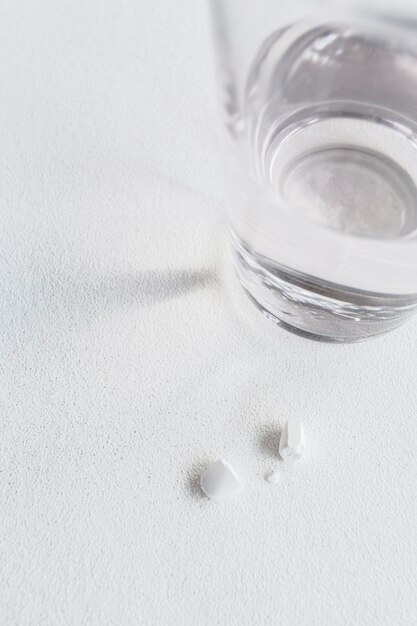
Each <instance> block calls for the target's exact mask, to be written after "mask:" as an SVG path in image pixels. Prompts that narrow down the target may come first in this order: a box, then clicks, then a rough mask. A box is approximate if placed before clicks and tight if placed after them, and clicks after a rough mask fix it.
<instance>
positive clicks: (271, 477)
mask: <svg viewBox="0 0 417 626" xmlns="http://www.w3.org/2000/svg"><path fill="white" fill-rule="evenodd" d="M280 478H281V474H280V471H279V470H277V469H274V470H272V472H269V474H267V475H266V476H265V479H266V480H267V481H268V482H269V483H271V485H278V483H279V481H280Z"/></svg>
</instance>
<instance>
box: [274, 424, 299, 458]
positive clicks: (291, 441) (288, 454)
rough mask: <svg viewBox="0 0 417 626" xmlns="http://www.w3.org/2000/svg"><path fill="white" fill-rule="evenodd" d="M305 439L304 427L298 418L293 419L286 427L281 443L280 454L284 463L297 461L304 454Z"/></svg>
mask: <svg viewBox="0 0 417 626" xmlns="http://www.w3.org/2000/svg"><path fill="white" fill-rule="evenodd" d="M304 448H305V439H304V429H303V425H302V423H301V422H300V420H299V419H297V418H296V417H291V418H290V419H289V420H288V422H287V423H286V424H285V426H284V430H283V431H282V433H281V439H280V441H279V453H280V455H281V458H282V460H283V461H297V460H298V459H301V457H302V456H303V453H304Z"/></svg>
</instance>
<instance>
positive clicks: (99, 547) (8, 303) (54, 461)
mask: <svg viewBox="0 0 417 626" xmlns="http://www.w3.org/2000/svg"><path fill="white" fill-rule="evenodd" d="M206 34H207V33H206V23H205V14H204V11H203V10H202V8H201V5H200V3H197V2H186V1H185V0H176V2H175V3H173V2H169V1H168V0H158V2H135V1H134V0H130V1H127V0H125V1H123V0H119V1H118V2H110V0H102V1H99V0H94V1H93V0H90V1H89V2H81V0H79V1H76V0H68V1H66V2H64V1H62V0H61V1H55V0H54V1H53V0H39V1H35V0H33V1H30V2H28V1H27V0H13V2H12V1H10V2H7V1H5V0H3V1H2V2H1V4H0V55H1V60H2V62H1V64H0V95H1V107H0V137H1V144H0V145H1V150H0V199H1V209H0V223H1V227H0V239H1V242H0V258H1V262H0V282H1V292H2V297H1V301H0V306H1V334H0V349H1V386H0V398H1V424H2V427H1V432H0V448H1V449H0V496H1V498H0V511H1V522H0V528H1V533H0V537H1V563H0V583H1V586H0V623H1V624H2V625H5V626H17V625H19V626H29V625H31V626H32V625H36V626H37V625H39V624H42V626H50V625H65V626H68V625H71V626H72V625H74V626H83V625H89V624H92V625H94V626H96V625H97V626H106V625H112V626H113V625H117V626H124V625H130V624H131V625H135V626H137V625H138V624H141V625H147V624H149V625H154V624H163V625H165V624H166V625H169V626H171V625H172V624H178V625H181V626H183V625H188V624H189V625H190V626H196V625H206V624H207V625H217V624H218V625H221V626H225V625H227V626H245V625H248V626H252V625H253V624H256V625H257V626H258V625H261V624H274V625H277V624H279V625H281V624H282V625H285V626H289V625H290V626H293V625H294V626H339V625H340V626H342V625H343V626H344V625H351V624H352V625H355V626H356V625H358V624H366V626H384V625H390V626H393V625H401V626H409V625H410V624H412V623H414V622H415V618H416V612H417V594H416V593H415V589H416V576H417V550H416V546H417V542H416V539H417V532H416V521H417V520H416V517H417V515H416V511H417V506H416V505H417V488H416V477H417V471H416V470H417V461H416V441H417V386H416V365H417V362H416V360H417V356H416V354H417V353H416V348H417V323H416V322H412V323H410V324H409V325H408V326H406V327H404V328H402V329H401V330H399V331H397V332H395V333H394V334H391V335H389V336H387V337H385V338H382V339H380V340H377V341H374V342H373V343H367V344H362V345H357V346H345V347H335V346H328V345H321V344H316V343H309V342H306V341H304V340H302V339H299V338H296V337H294V336H291V335H289V334H286V333H284V332H282V331H279V330H275V329H274V328H272V327H271V326H270V325H266V326H265V325H263V324H262V325H261V324H258V326H257V328H256V329H255V330H254V329H253V328H252V327H251V325H250V324H251V323H252V322H251V323H249V321H247V318H246V317H242V316H239V315H237V312H236V307H235V305H234V304H233V301H232V299H231V298H230V296H229V295H228V294H229V293H230V292H229V290H228V288H226V286H225V273H224V271H223V269H222V268H223V262H222V259H223V256H224V252H223V249H224V239H223V232H224V220H223V212H222V209H221V205H220V200H221V196H222V182H221V179H222V163H221V156H220V155H221V149H220V139H219V133H218V125H217V119H216V116H215V113H214V96H213V82H212V74H211V64H210V54H209V46H208V38H207V36H206ZM292 412H294V413H296V414H297V415H299V416H302V419H303V422H304V425H305V427H306V431H307V432H308V437H309V454H308V455H307V457H306V459H305V460H303V461H302V462H301V463H300V464H298V465H297V467H296V468H295V467H294V468H293V471H286V472H283V474H282V477H281V481H280V484H279V486H278V487H277V488H276V489H274V490H272V489H270V488H269V486H268V484H267V483H266V482H265V480H264V479H263V476H264V473H265V471H267V470H268V469H269V468H270V467H271V465H272V464H273V463H274V460H276V458H277V456H276V455H277V438H276V432H275V430H276V429H277V428H279V427H281V426H282V425H283V424H284V423H285V421H286V419H287V418H288V416H289V415H290V414H292ZM274 433H275V439H274ZM220 456H224V457H225V458H228V459H230V461H231V462H232V463H233V465H234V466H235V467H236V469H237V471H238V472H239V474H241V473H242V469H243V468H244V469H245V472H243V475H242V478H244V479H245V490H244V491H243V492H242V493H241V494H240V495H238V496H237V497H235V498H232V499H230V500H228V501H227V502H224V503H221V504H220V503H215V502H210V501H209V500H207V499H205V498H202V497H201V496H200V493H199V491H198V489H197V487H196V480H195V479H196V475H197V474H198V471H199V470H201V468H202V467H203V466H204V464H205V462H206V461H208V460H215V459H216V458H219V457H220Z"/></svg>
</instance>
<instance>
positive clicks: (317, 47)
mask: <svg viewBox="0 0 417 626" xmlns="http://www.w3.org/2000/svg"><path fill="white" fill-rule="evenodd" d="M403 1H404V0H403ZM372 4H373V6H376V5H375V2H374V3H372V2H371V4H370V5H369V6H368V5H367V7H368V8H367V9H366V10H363V9H362V10H359V9H354V10H353V9H352V8H349V9H346V8H344V9H343V10H342V8H341V5H342V3H338V4H337V5H335V3H334V2H333V3H331V4H327V5H326V4H323V3H321V2H318V1H316V2H314V1H313V0H311V1H310V2H303V1H302V0H291V1H290V2H289V1H288V0H211V9H212V11H211V12H212V16H213V23H214V32H215V42H216V50H217V58H218V77H219V83H220V93H221V99H222V104H223V107H222V108H223V118H224V124H225V127H226V133H225V135H226V139H227V142H226V145H227V150H226V153H227V160H226V167H227V173H226V187H227V189H226V205H227V212H228V221H229V226H230V235H231V244H232V252H233V257H234V264H235V268H236V271H237V275H238V277H239V280H240V282H241V284H242V286H243V287H244V289H245V290H246V291H247V293H248V295H249V297H250V298H251V299H252V300H253V302H254V303H255V304H256V306H257V307H258V308H259V309H260V310H261V311H262V312H264V313H265V315H267V316H268V317H270V318H272V319H273V320H275V321H277V322H278V323H279V325H281V326H283V327H285V328H287V329H290V330H293V331H295V332H297V333H299V334H302V335H305V336H308V337H312V338H317V339H321V340H328V341H335V342H344V341H358V340H362V339H365V338H368V337H372V336H375V335H379V334H382V333H385V332H387V331H389V330H391V329H393V328H395V327H397V326H399V325H400V324H401V323H403V322H404V321H405V320H406V319H407V318H408V317H409V316H410V315H411V314H413V313H414V312H415V310H416V307H417V29H416V28H415V26H416V24H414V23H412V22H411V20H410V19H408V20H407V19H403V17H402V16H401V15H397V14H396V13H395V12H394V13H393V14H392V13H391V12H390V10H389V7H388V9H386V10H385V11H384V12H383V14H379V13H375V12H374V11H373V9H372ZM400 4H401V1H400ZM363 6H364V5H363V4H362V3H361V7H363ZM379 6H381V5H379ZM416 23H417V22H416Z"/></svg>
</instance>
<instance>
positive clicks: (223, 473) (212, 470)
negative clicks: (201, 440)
mask: <svg viewBox="0 0 417 626" xmlns="http://www.w3.org/2000/svg"><path fill="white" fill-rule="evenodd" d="M200 484H201V489H202V490H203V491H204V493H205V494H206V496H207V497H208V498H213V499H217V500H220V499H221V498H225V497H226V496H230V495H232V494H233V493H236V492H237V491H240V489H242V483H241V482H240V480H239V478H238V476H237V474H236V472H235V470H234V469H233V467H232V466H231V465H230V464H229V463H228V462H227V461H223V460H222V459H220V460H219V461H216V462H215V463H213V464H212V465H210V467H209V468H208V469H207V470H206V471H205V472H204V473H203V474H202V476H201V479H200Z"/></svg>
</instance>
